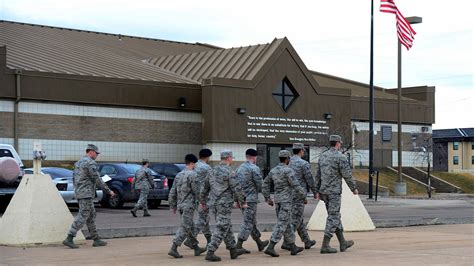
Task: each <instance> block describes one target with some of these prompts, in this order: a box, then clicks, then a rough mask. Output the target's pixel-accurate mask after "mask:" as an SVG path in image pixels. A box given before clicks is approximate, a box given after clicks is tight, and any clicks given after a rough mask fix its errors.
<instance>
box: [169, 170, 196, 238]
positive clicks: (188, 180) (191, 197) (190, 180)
mask: <svg viewBox="0 0 474 266" xmlns="http://www.w3.org/2000/svg"><path fill="white" fill-rule="evenodd" d="M197 195H198V185H197V183H196V173H195V172H194V171H191V170H188V169H184V170H183V171H181V172H179V173H178V174H177V175H176V177H175V179H174V183H173V187H172V188H171V191H170V194H169V197H168V201H169V205H170V209H177V211H178V212H179V214H180V216H181V227H180V228H179V229H178V231H176V235H175V237H174V240H173V244H175V245H177V246H181V244H182V243H183V241H184V240H185V239H186V238H188V239H189V240H190V241H191V242H192V243H193V246H195V245H197V244H198V241H197V240H196V236H195V234H194V232H193V228H194V222H193V217H194V210H195V208H196V196H197Z"/></svg>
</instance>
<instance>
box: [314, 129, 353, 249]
mask: <svg viewBox="0 0 474 266" xmlns="http://www.w3.org/2000/svg"><path fill="white" fill-rule="evenodd" d="M329 142H330V144H331V149H330V150H328V151H326V152H324V153H322V154H321V156H320V157H319V162H318V173H317V175H316V189H317V190H318V191H319V193H318V197H319V198H320V199H321V200H322V201H323V202H324V203H325V205H326V210H327V212H328V218H327V221H326V228H325V230H324V239H323V244H322V246H321V253H336V252H337V250H336V249H334V248H331V247H330V246H329V242H330V241H331V238H332V236H333V234H334V233H336V236H337V239H338V240H339V247H340V251H345V250H346V249H348V248H349V247H351V246H352V245H354V241H352V240H348V241H347V240H345V239H344V234H343V228H342V222H341V213H340V209H341V193H342V179H343V178H344V180H345V181H346V183H347V185H348V186H349V188H350V189H351V191H352V192H353V193H354V194H356V195H357V193H358V192H357V189H356V183H355V181H354V178H352V172H351V168H350V165H349V162H348V161H347V157H346V156H345V155H344V154H342V153H341V152H340V151H339V149H340V148H341V144H342V141H341V137H340V136H338V135H331V136H330V137H329Z"/></svg>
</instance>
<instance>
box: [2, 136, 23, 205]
mask: <svg viewBox="0 0 474 266" xmlns="http://www.w3.org/2000/svg"><path fill="white" fill-rule="evenodd" d="M2 157H9V158H12V159H14V160H15V161H16V162H17V163H18V167H19V168H20V173H19V174H18V177H17V178H16V180H1V179H0V205H5V206H6V205H8V203H9V202H10V199H11V197H12V196H13V194H15V191H16V189H17V187H18V185H19V184H20V181H21V178H22V177H23V174H24V171H23V168H24V165H23V163H22V161H21V158H20V156H19V155H18V153H17V152H16V150H15V148H13V146H12V145H9V144H0V158H2ZM0 170H1V169H0Z"/></svg>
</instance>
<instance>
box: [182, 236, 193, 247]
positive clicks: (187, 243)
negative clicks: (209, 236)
mask: <svg viewBox="0 0 474 266" xmlns="http://www.w3.org/2000/svg"><path fill="white" fill-rule="evenodd" d="M183 244H184V245H185V246H186V247H188V248H190V249H194V245H193V242H192V241H191V240H189V238H186V241H184V243H183Z"/></svg>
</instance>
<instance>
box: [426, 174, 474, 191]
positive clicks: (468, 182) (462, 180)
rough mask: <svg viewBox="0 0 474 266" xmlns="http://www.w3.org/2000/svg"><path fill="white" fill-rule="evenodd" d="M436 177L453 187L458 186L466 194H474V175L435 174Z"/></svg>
mask: <svg viewBox="0 0 474 266" xmlns="http://www.w3.org/2000/svg"><path fill="white" fill-rule="evenodd" d="M432 174H433V175H434V176H436V177H439V178H441V179H443V180H445V181H447V182H449V183H451V184H453V185H456V186H458V187H460V188H461V189H462V191H464V193H468V194H474V175H473V174H469V173H448V172H433V173H432Z"/></svg>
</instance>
